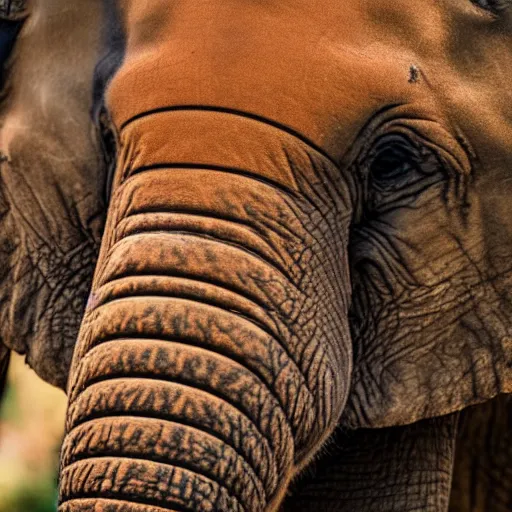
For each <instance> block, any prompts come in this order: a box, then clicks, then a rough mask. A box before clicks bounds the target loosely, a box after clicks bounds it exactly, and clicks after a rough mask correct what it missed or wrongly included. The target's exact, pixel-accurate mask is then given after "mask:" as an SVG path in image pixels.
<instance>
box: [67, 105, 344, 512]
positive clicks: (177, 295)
mask: <svg viewBox="0 0 512 512" xmlns="http://www.w3.org/2000/svg"><path fill="white" fill-rule="evenodd" d="M119 148H120V149H119V155H118V165H117V171H116V176H115V179H114V188H113V196H112V200H111V206H110V210H109V215H108V220H107V227H106V231H105V236H104V240H103V245H102V249H101V253H100V259H99V263H98V266H97V269H96V274H95V280H94V283H93V289H92V293H91V297H90V300H89V304H88V307H87V311H86V314H85V318H84V320H83V324H82V328H81V333H80V336H79V340H78V344H77V348H76V352H75V357H74V362H73V367H72V371H71V375H70V380H69V388H68V394H69V400H70V403H69V409H68V417H67V436H66V439H65V442H64V445H63V450H62V456H61V485H60V505H59V512H77V511H100V510H102V511H103V510H105V511H106V510H108V511H111V512H113V511H116V512H120V511H123V512H142V511H144V512H149V511H152V512H156V511H163V510H177V511H185V510H186V511H248V512H249V511H250V512H258V511H264V510H265V511H267V510H269V511H271V510H277V509H278V507H279V503H280V502H281V501H282V498H283V495H284V493H285V491H286V489H287V486H288V484H289V482H290V479H291V478H293V476H294V475H295V474H296V473H297V472H298V471H300V469H301V468H302V467H303V466H304V465H305V464H306V463H307V462H308V461H309V460H310V459H311V457H312V456H313V455H314V454H315V453H316V452H317V451H318V449H319V448H320V446H321V445H322V443H323V442H324V441H325V439H326V438H327V436H329V434H330V433H331V432H332V431H333V429H334V427H335V425H336V422H337V420H338V418H339V416H340V414H341V411H342V409H343V407H344V404H345V400H346V396H347V387H348V382H349V378H350V371H351V367H350V365H351V352H350V341H349V334H348V326H347V308H348V300H349V296H348V290H349V288H350V287H349V276H348V271H347V261H346V244H347V236H348V235H347V231H348V219H349V218H350V213H351V212H350V205H349V200H348V192H347V190H346V186H344V185H343V183H342V181H341V178H340V175H339V171H338V169H336V167H335V166H334V165H333V164H332V163H330V162H329V160H328V159H327V158H326V157H324V156H322V155H321V154H320V153H318V152H317V151H316V150H314V149H313V148H311V147H309V145H307V144H306V143H304V142H303V141H301V140H299V139H298V138H297V137H296V136H294V135H293V134H291V133H287V132H286V131H284V130H282V129H280V128H277V127H273V126H270V125H269V124H267V123H265V122H264V121H262V120H255V119H250V118H248V117H245V116H243V115H241V114H236V113H233V112H213V111H202V110H200V109H196V110H187V109H184V110H171V111H167V112H159V113H148V114H147V115H143V116H140V117H139V118H138V119H136V120H133V121H132V122H130V123H128V124H127V125H126V126H125V127H123V129H122V131H121V133H120V144H119Z"/></svg>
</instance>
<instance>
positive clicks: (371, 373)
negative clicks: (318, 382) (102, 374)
mask: <svg viewBox="0 0 512 512" xmlns="http://www.w3.org/2000/svg"><path fill="white" fill-rule="evenodd" d="M20 5H21V4H20V3H19V2H14V3H12V4H11V8H10V9H7V2H6V1H5V0H4V1H3V2H0V9H3V12H4V18H7V17H8V18H10V19H12V20H14V22H17V20H20V19H22V18H23V17H24V11H23V10H22V9H20ZM30 10H31V14H30V16H29V18H28V19H27V21H26V22H25V25H24V27H23V30H22V32H21V35H20V36H19V37H18V39H17V41H16V45H15V48H14V50H13V52H12V53H11V56H10V59H9V60H8V61H7V63H6V64H5V65H4V68H5V70H4V74H3V93H2V107H1V112H0V116H1V127H0V130H1V131H0V151H1V155H2V159H1V162H0V171H1V172H0V233H1V238H0V279H1V282H2V287H1V289H0V335H1V340H2V345H1V346H0V372H1V373H2V375H5V372H6V368H7V363H8V356H9V353H10V351H16V352H18V353H20V354H26V360H27V362H28V364H29V365H30V366H31V367H32V368H34V370H35V371H36V372H37V373H38V374H39V375H40V376H41V377H42V378H43V379H44V380H46V381H47V382H50V383H51V384H54V385H56V386H59V387H61V388H62V389H65V388H66V384H67V377H68V372H69V367H70V364H71V359H72V354H73V348H74V345H75V340H76V338H77V334H78V330H79V326H80V323H81V319H82V316H83V312H84V308H85V305H86V302H87V299H88V294H89V289H90V286H91V282H92V278H93V272H94V270H95V264H96V261H97V258H98V253H99V248H100V245H101V242H102V233H103V226H104V222H105V218H106V211H107V205H106V200H105V198H106V195H107V194H106V193H107V189H108V188H109V187H108V185H107V182H108V180H109V178H108V167H109V159H110V158H111V157H112V147H111V146H110V142H111V141H110V140H109V138H108V136H107V137H106V136H105V131H104V130H105V125H104V124H103V121H104V118H103V117H102V116H101V115H100V110H101V106H102V101H101V98H100V99H99V100H98V98H99V97H98V95H97V94H95V91H96V92H97V91H98V90H99V91H100V93H101V91H102V88H103V83H102V80H103V79H104V78H105V75H109V73H111V72H113V71H114V70H115V67H116V65H117V64H118V61H117V60H116V59H118V56H116V52H115V51H112V48H113V47H115V45H116V44H117V43H118V42H119V41H115V37H112V36H113V35H114V36H115V33H114V32H115V31H114V27H113V25H109V23H111V18H109V17H108V13H107V12H106V11H105V10H104V9H103V6H102V2H100V1H99V0H87V1H85V0H77V1H75V2H73V3H72V4H71V3H69V2H68V1H64V0H48V1H44V2H43V1H42V0H34V1H33V2H32V4H31V6H30ZM106 27H109V28H108V29H107V28H106ZM113 31H114V32H113ZM105 32H108V36H107V37H106V36H105ZM106 46H107V50H108V52H109V57H108V58H107V59H106V60H104V61H101V57H102V56H104V54H105V47H106ZM108 52H107V53H108ZM109 59H111V60H112V62H111V61H109ZM98 63H100V64H98ZM95 69H96V70H97V71H96V74H95V71H94V70H95ZM98 70H99V71H98ZM416 72H417V71H416V70H412V71H411V73H412V74H411V81H413V82H414V81H415V80H416V79H417V78H418V76H417V75H416ZM100 96H101V94H100ZM504 101H508V102H510V97H508V99H504ZM509 110H510V108H509ZM508 119H509V121H510V117H509V118H508ZM506 129H508V130H510V128H509V127H504V131H505V130H506ZM489 147H490V149H489V152H488V153H485V151H484V152H482V157H481V158H480V159H478V158H477V156H476V155H475V154H473V153H472V152H471V151H469V150H468V151H467V152H466V157H467V158H468V159H469V160H468V162H467V163H465V165H468V166H469V167H470V168H472V169H477V170H478V171H481V170H482V168H483V169H484V170H485V165H486V163H488V164H489V165H490V168H491V170H492V171H493V172H492V173H490V174H489V176H490V177H487V178H484V179H482V180H481V181H480V182H478V180H473V181H472V180H470V179H467V182H465V183H450V184H446V183H445V182H444V181H443V180H444V177H441V174H440V173H438V172H437V171H436V170H435V169H437V167H436V166H437V165H438V164H439V160H436V159H435V158H433V157H432V158H433V159H430V160H429V158H431V157H430V156H429V154H427V153H424V154H423V155H422V157H421V158H424V161H423V162H422V164H423V165H424V166H425V167H424V168H423V169H422V172H424V173H426V174H429V173H430V177H429V178H427V179H428V180H430V182H429V187H430V189H431V190H430V192H429V194H430V195H429V194H427V193H425V194H424V195H423V196H421V193H422V192H421V191H420V192H418V193H417V196H415V202H414V204H413V205H412V206H411V207H410V212H409V213H408V214H407V215H401V216H399V218H398V219H396V218H394V217H393V215H392V214H390V215H389V218H387V219H384V220H383V219H381V220H380V221H377V220H375V219H372V218H369V219H368V218H366V219H365V216H364V213H362V212H363V211H364V206H362V204H356V206H354V210H353V211H354V213H353V217H352V221H351V225H350V241H349V244H348V249H347V251H348V259H349V262H350V271H351V284H350V285H348V284H347V292H348V295H351V296H352V305H351V310H350V318H349V320H350V329H351V334H352V352H353V371H352V375H351V382H350V392H349V394H348V401H347V406H346V408H345V409H344V413H343V415H342V416H341V418H340V420H339V427H340V428H339V429H337V430H336V431H335V432H334V434H333V435H332V436H331V437H330V439H329V440H328V441H327V442H326V443H325V444H324V447H323V448H322V450H321V451H320V452H318V453H317V454H316V455H315V456H314V460H313V461H311V463H310V464H309V466H308V467H307V468H306V469H305V470H304V471H303V472H302V474H301V475H300V476H299V477H298V478H297V479H296V480H295V482H293V483H292V484H291V485H290V487H289V489H288V491H287V497H286V498H285V500H284V501H283V503H282V510H290V511H302V510H303V511H308V510H310V511H314V510H332V511H338V512H341V511H345V510H347V511H348V510H360V511H362V512H366V511H374V510H375V511H379V512H387V511H389V512H391V511H397V512H400V511H411V512H412V510H422V511H432V512H438V511H439V512H442V511H444V510H447V507H448V505H449V496H450V489H451V488H452V484H453V489H454V492H453V493H452V498H451V503H450V510H453V511H454V512H470V511H496V512H505V511H507V510H511V509H512V480H511V475H510V471H509V468H510V467H511V464H512V454H511V453H510V446H511V445H512V443H510V442H509V441H507V439H508V440H510V425H511V420H510V415H511V412H510V411H512V407H511V405H510V400H509V399H508V398H504V397H498V398H494V399H493V397H494V396H496V395H497V394H499V393H500V392H503V391H510V389H509V388H508V387H507V386H510V383H508V384H507V382H508V380H509V379H510V375H509V372H510V339H511V338H510V336H511V334H512V333H511V303H512V301H511V297H510V292H509V290H510V289H511V288H510V285H511V275H512V270H511V267H510V264H509V260H510V254H512V251H511V247H512V242H511V239H510V236H509V235H510V226H509V225H508V223H507V219H511V218H512V211H511V210H510V206H509V204H510V200H509V198H510V194H508V191H509V190H508V189H509V186H510V185H508V183H507V181H506V180H505V179H504V177H503V176H504V173H505V170H506V169H505V167H506V166H507V165H508V166H509V167H508V168H507V169H510V163H511V161H512V158H510V155H509V157H508V158H509V159H508V160H507V157H505V156H503V155H502V154H499V153H496V155H495V160H494V161H493V156H492V147H493V144H492V143H489ZM465 149H468V148H465ZM356 150H357V147H356V148H355V149H354V150H353V152H352V153H357V151H356ZM109 152H110V153H109ZM453 156H454V155H447V156H446V158H447V160H449V159H450V157H453ZM459 156H460V155H457V158H458V157H459ZM445 163H446V162H445ZM459 163H460V162H459ZM482 166H483V167H482ZM500 166H501V167H500ZM432 169H434V171H432ZM464 179H465V178H464ZM461 181H464V180H461ZM346 186H347V188H350V186H352V185H350V184H349V179H348V178H347V184H346ZM450 187H453V189H452V188H450ZM457 187H459V188H457ZM478 187H480V188H478ZM419 188H420V189H421V187H419ZM443 188H444V192H443ZM383 189H384V190H383ZM432 190H436V191H437V192H438V193H439V194H444V197H445V200H446V201H447V203H448V204H450V205H454V204H456V205H457V207H455V206H454V207H453V210H452V211H451V213H450V215H448V216H446V217H443V213H440V210H439V209H438V207H437V205H436V202H435V199H433V198H434V197H436V195H435V194H433V193H432ZM461 190H463V192H461ZM481 191H485V193H486V194H487V196H485V197H483V198H482V197H480V196H478V194H479V193H480V192H481ZM351 193H354V190H352V192H351ZM388 193H389V192H388V191H387V190H386V188H385V186H383V187H381V189H380V192H377V194H376V195H375V196H374V197H373V198H372V199H371V200H372V201H374V202H378V201H379V194H384V195H386V194H388ZM355 195H356V196H357V193H355ZM476 196H478V197H479V199H477V198H476ZM380 199H382V198H380ZM356 200H357V198H356ZM395 200H396V201H398V203H399V202H400V198H395ZM464 202H466V203H465V204H462V203H464ZM475 204H479V207H476V206H475ZM401 206H402V207H403V208H407V207H408V206H407V205H406V204H403V205H401ZM459 207H460V208H459ZM454 212H456V214H455V213H454ZM447 225H449V226H450V228H449V229H446V233H445V234H444V235H443V236H444V237H445V238H444V239H443V241H442V242H440V241H439V239H438V238H436V237H437V235H438V232H439V231H442V230H443V229H445V228H446V226H447ZM414 226H421V227H422V230H420V231H415V230H414ZM397 233H405V234H407V235H410V237H409V239H405V238H401V237H400V236H397ZM443 233H444V231H443ZM404 236H405V235H404ZM443 243H444V244H445V245H443ZM436 244H437V245H436ZM442 246H443V247H446V249H447V252H446V254H444V255H443V256H442V257H437V256H438V254H439V252H438V251H439V250H440V247H442ZM418 248H421V250H419V249H418ZM386 272H388V274H387V275H386ZM390 275H392V276H393V279H394V282H391V281H390V277H389V276H390ZM348 287H350V288H351V289H350V290H348ZM488 400H490V401H489V402H487V403H484V404H482V405H476V406H474V407H472V408H470V409H468V410H466V411H464V412H462V413H461V415H460V417H459V412H458V411H460V410H462V409H464V408H465V407H466V406H470V405H473V404H478V403H480V402H486V401H488ZM457 431H458V434H457ZM457 443H458V444H457ZM457 447H460V448H459V449H458V450H457ZM148 457H149V456H148ZM454 461H455V462H454ZM453 467H455V474H454V477H453V481H452V470H453ZM66 492H70V493H71V494H72V492H73V491H69V489H67V488H66V489H65V491H64V493H66ZM71 497H73V496H71ZM64 498H65V500H66V499H69V498H70V497H69V496H67V495H65V494H64ZM75 498H76V496H75ZM64 507H66V503H64V504H63V506H62V511H64V510H66V511H67V510H70V511H71V510H73V511H74V510H82V509H78V508H64ZM83 510H86V509H85V508H84V509H83ZM87 510H88V509H87ZM116 510H120V509H116ZM127 510H136V509H135V508H134V509H127ZM137 510H138V509H137ZM141 510H142V509H141ZM144 510H146V509H144Z"/></svg>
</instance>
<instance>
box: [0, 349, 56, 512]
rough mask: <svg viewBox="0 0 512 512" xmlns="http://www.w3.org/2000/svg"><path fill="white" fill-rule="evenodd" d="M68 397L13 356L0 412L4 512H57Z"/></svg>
mask: <svg viewBox="0 0 512 512" xmlns="http://www.w3.org/2000/svg"><path fill="white" fill-rule="evenodd" d="M65 412H66V396H65V394H64V392H62V391H60V390H58V389H56V388H53V387H52V386H50V385H48V384H46V383H44V382H43V381H42V380H41V379H39V377H37V375H36V374H35V373H34V372H33V371H32V370H31V369H30V368H29V367H28V366H26V365H25V362H24V358H23V357H21V356H17V355H13V356H12V357H11V364H10V367H9V384H8V389H7V393H6V395H5V397H4V401H3V403H2V406H1V408H0V512H55V510H56V498H57V490H56V478H57V466H58V460H59V447H60V443H61V441H62V437H63V433H64V414H65Z"/></svg>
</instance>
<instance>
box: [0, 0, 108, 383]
mask: <svg viewBox="0 0 512 512" xmlns="http://www.w3.org/2000/svg"><path fill="white" fill-rule="evenodd" d="M0 1H1V4H0V7H1V8H2V9H3V12H4V14H5V13H6V12H9V13H10V14H9V16H11V17H12V15H13V12H14V11H15V9H16V12H18V11H19V9H20V8H21V7H22V4H21V2H19V1H17V0H11V1H6V0H0ZM9 6H10V7H9ZM27 9H28V12H27V13H26V19H25V21H24V23H23V26H22V28H21V31H20V32H19V34H18V36H17V38H16V42H15V45H14V47H13V49H12V52H11V53H10V56H9V59H8V72H7V74H6V83H5V87H4V88H3V90H2V97H1V98H0V99H1V104H0V154H1V155H2V157H3V158H2V159H0V170H1V180H0V199H2V200H1V201H0V207H1V210H0V247H1V251H0V284H1V287H0V337H1V339H2V340H3V342H4V343H5V345H6V346H7V347H9V348H10V349H12V350H15V351H17V352H19V353H25V354H27V357H26V359H27V362H28V364H29V365H30V366H32V367H33V368H34V369H35V370H36V372H37V373H38V375H39V376H40V377H42V378H43V379H44V380H46V381H48V382H50V383H52V384H56V385H59V386H61V387H65V384H66V379H67V370H68V366H69V363H70V360H71V356H72V352H73V346H74V341H75V339H76V334H77V331H78V328H79V323H80V317H81V314H82V311H83V308H84V307H85V303H86V300H87V295H88V290H89V286H90V280H91V276H92V273H93V270H94V265H95V260H96V255H97V251H98V246H99V242H100V237H101V231H102V227H103V218H104V211H105V205H104V204H103V201H102V197H103V195H102V192H103V190H102V189H103V183H104V167H103V159H102V155H101V150H100V147H99V143H98V136H97V133H96V130H95V126H94V123H93V120H92V117H91V110H92V103H93V81H94V69H95V66H96V64H97V62H98V60H99V57H100V55H101V51H102V40H103V34H104V31H105V28H104V26H103V21H104V20H103V16H104V12H103V1H102V0H73V1H72V2H70V1H68V0H31V1H30V2H27Z"/></svg>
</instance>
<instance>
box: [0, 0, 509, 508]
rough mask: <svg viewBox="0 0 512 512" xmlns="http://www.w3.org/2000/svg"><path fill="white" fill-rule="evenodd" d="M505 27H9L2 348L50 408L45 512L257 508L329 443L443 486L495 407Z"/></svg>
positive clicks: (57, 11) (380, 19)
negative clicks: (53, 393) (35, 375)
mask: <svg viewBox="0 0 512 512" xmlns="http://www.w3.org/2000/svg"><path fill="white" fill-rule="evenodd" d="M63 5H65V6H66V7H65V9H64V8H63ZM511 12H512V5H511V4H510V2H509V1H508V0H500V1H493V2H487V1H486V2H484V1H483V0H482V1H477V0H474V1H471V0H442V1H437V2H433V1H432V0H415V1H414V2H411V1H405V0H398V1H397V0H393V1H391V0H374V1H372V2H350V1H339V2H335V1H332V0H316V1H315V2H311V1H305V0H281V1H279V2H240V1H237V0H226V1H224V2H208V1H197V0H193V1H192V0H177V1H174V2H169V1H167V0H151V1H147V2H141V1H135V0H119V1H118V2H113V1H112V2H105V5H104V4H103V2H100V1H99V0H98V1H92V0H87V1H86V0H80V1H78V0H77V1H75V2H73V4H72V5H70V4H69V3H68V2H64V0H52V1H46V2H42V1H38V0H34V1H33V2H32V5H31V12H30V13H29V17H28V19H27V21H26V22H25V25H24V27H23V30H22V32H21V35H20V37H19V40H18V42H17V45H16V47H15V49H14V52H13V54H12V56H11V60H10V66H9V69H8V81H7V84H8V86H7V91H8V95H10V96H8V97H9V98H10V101H9V103H8V106H7V107H6V108H5V109H4V110H5V112H4V113H3V116H4V118H3V122H2V132H1V137H2V139H1V142H2V150H3V152H4V153H5V155H6V161H5V162H4V163H3V167H2V174H1V177H2V185H3V186H2V194H3V198H2V202H3V204H4V205H5V206H4V208H3V211H4V215H3V217H2V223H3V225H5V228H3V229H4V233H5V240H4V245H5V251H4V252H3V257H4V258H5V262H6V263H5V265H3V268H5V269H6V270H5V271H4V276H3V282H4V288H3V291H2V299H3V300H2V309H1V310H0V313H1V315H2V320H3V321H2V324H1V325H2V327H1V329H2V330H1V333H2V340H3V342H4V344H5V346H7V347H9V348H10V349H13V350H17V351H19V352H26V353H27V354H28V361H29V363H30V364H31V365H32V366H33V367H34V368H35V369H36V371H38V372H39V374H40V375H41V376H43V377H44V378H46V379H47V380H49V381H51V382H53V383H56V384H60V385H61V386H65V385H66V382H67V393H68V397H69V408H68V414H67V424H66V426H67V436H66V439H65V441H64V445H63V450H62V460H61V466H62V467H61V489H60V505H59V511H60V512H77V511H99V510H108V511H112V512H113V511H116V512H121V511H124V512H149V511H152V512H153V511H155V512H157V511H158V512H161V511H163V510H180V511H195V510H200V511H210V510H211V511H213V510H217V511H246V512H249V511H255V512H257V511H274V510H278V509H279V507H280V506H281V505H283V503H284V504H286V500H285V496H286V493H287V490H288V488H289V485H290V482H291V481H292V480H293V479H294V478H295V477H296V476H297V475H299V474H300V473H301V472H302V470H303V469H304V468H306V467H307V466H308V465H310V464H311V463H312V461H313V460H314V459H315V458H317V457H318V456H319V454H321V453H322V447H324V446H328V444H329V440H332V439H333V433H334V432H335V430H336V427H341V428H342V429H344V430H346V429H350V430H354V429H365V430H364V432H365V434H364V435H370V436H371V435H372V432H374V431H375V432H377V431H378V429H381V428H383V427H389V428H391V429H393V428H397V429H402V430H400V432H402V433H403V432H405V434H400V436H399V437H400V439H401V441H400V442H402V440H403V442H404V443H407V442H409V441H408V439H409V440H410V439H411V436H412V437H414V436H416V437H415V439H416V440H417V439H418V438H419V437H421V439H436V436H438V437H439V436H442V437H443V439H447V442H446V443H437V444H436V443H432V442H430V441H429V442H430V444H429V443H424V444H425V446H426V447H427V448H426V449H427V451H428V450H430V452H432V453H434V452H435V451H436V450H440V451H442V454H441V455H442V456H445V455H446V457H445V459H446V460H447V461H448V462H447V465H446V466H443V467H442V468H441V467H440V466H439V465H437V462H436V461H437V460H438V459H437V458H436V457H433V458H432V465H431V467H429V469H430V470H431V471H433V472H434V473H435V472H436V471H437V472H438V473H439V474H441V473H442V472H446V471H448V472H449V469H450V467H451V466H450V461H451V451H452V448H453V443H452V441H453V438H454V435H455V433H454V432H455V429H454V428H451V427H450V428H447V427H446V424H445V423H444V420H436V419H435V418H438V417H441V416H443V417H444V416H446V415H450V414H451V413H456V412H457V411H459V410H461V409H463V408H465V407H467V406H469V405H473V404H477V403H480V402H485V401H487V400H489V399H491V398H493V397H495V396H496V395H498V394H500V393H506V392H510V391H512V379H511V377H512V375H511V372H512V370H511V367H512V364H511V363H512V338H511V335H512V295H511V292H510V290H511V289H512V287H511V284H512V264H511V263H510V262H511V259H510V256H511V254H512V206H511V203H510V197H511V194H512V180H511V179H510V176H509V173H510V172H511V171H512V145H511V140H512V97H511V92H510V90H509V86H508V84H509V78H510V70H511V69H512V51H511V47H512V44H511V43H512V18H511V16H510V13H511ZM38 43H39V44H38ZM17 62H18V63H19V64H18V66H17V65H16V64H17ZM35 77H37V80H36V78H35ZM103 189H105V192H106V194H103V192H104V190H103ZM104 197H107V198H108V201H106V200H104ZM107 202H108V210H107V206H106V203H107ZM105 212H106V213H105ZM105 215H106V223H105V226H104V229H103V219H104V217H105ZM100 243H101V248H100V249H99V255H98V253H97V250H96V248H97V247H98V246H99V245H100ZM96 258H97V261H96ZM93 270H94V277H93V279H92V284H91V275H92V271H93ZM89 286H91V289H90V292H89ZM87 295H88V300H87V305H86V307H85V312H84V313H83V317H82V311H83V309H84V300H85V298H86V296H87ZM79 320H81V326H80V332H79V335H78V341H77V344H76V347H75V349H74V354H73V361H72V364H71V369H70V372H69V379H68V380H67V381H66V379H67V375H68V367H69V365H70V357H71V351H72V348H73V342H74V336H75V334H76V331H77V328H78V321H79ZM432 418H434V419H432ZM447 418H449V420H448V421H449V422H450V425H451V424H452V423H451V422H453V421H454V420H453V418H455V416H454V415H451V416H447ZM423 420H426V423H425V422H424V421H423ZM416 422H420V424H421V425H422V426H421V428H420V430H414V429H412V430H408V429H407V427H406V426H407V425H410V424H413V423H416ZM418 428H419V427H418ZM403 429H405V430H403ZM420 431H421V432H422V434H421V436H418V434H417V433H418V432H420ZM386 432H388V430H386ZM411 432H413V434H411ZM414 432H416V433H414ZM423 432H425V434H423ZM367 433H369V434H367ZM415 442H416V441H415ZM422 446H423V445H422ZM430 452H429V453H430ZM422 453H423V452H422ZM436 453H437V452H436ZM349 455H350V457H353V454H349ZM401 456H403V454H402V455H401ZM347 457H348V455H347ZM426 460H431V459H430V458H428V457H427V458H426ZM446 467H448V470H446ZM434 476H435V475H434ZM435 478H439V479H440V478H441V477H440V475H437V476H435ZM436 481H437V480H436ZM420 483H421V482H420ZM400 485H402V484H400ZM403 486H407V478H404V480H403ZM430 492H434V493H435V492H441V491H440V490H439V489H438V488H437V487H436V486H435V485H434V486H433V487H431V488H430ZM389 494H390V493H389V492H386V491H385V490H383V491H382V496H381V497H379V496H375V497H374V500H375V503H377V504H378V503H379V499H381V500H382V503H384V502H385V500H386V495H389ZM391 494H392V493H391ZM405 495H406V500H405V502H404V503H406V504H405V505H404V506H403V508H400V510H402V509H403V510H413V509H415V510H417V509H421V510H427V508H422V506H421V503H418V502H417V501H415V499H416V500H417V498H415V494H414V492H412V491H411V492H410V493H409V494H407V490H406V491H405ZM445 498H446V497H445ZM429 499H430V498H429ZM445 501H447V500H446V499H444V500H441V501H439V500H437V501H435V503H437V504H438V503H441V502H442V503H444V502H445ZM436 506H438V505H436ZM443 506H444V505H443ZM341 507H342V505H340V506H339V507H338V508H332V510H342V508H341ZM295 510H297V509H295ZM368 510H369V509H368ZM372 510H373V509H372ZM379 510H397V509H396V508H389V509H385V508H379ZM428 510H440V508H439V506H438V508H435V507H434V508H428Z"/></svg>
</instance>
